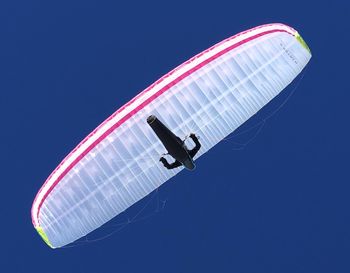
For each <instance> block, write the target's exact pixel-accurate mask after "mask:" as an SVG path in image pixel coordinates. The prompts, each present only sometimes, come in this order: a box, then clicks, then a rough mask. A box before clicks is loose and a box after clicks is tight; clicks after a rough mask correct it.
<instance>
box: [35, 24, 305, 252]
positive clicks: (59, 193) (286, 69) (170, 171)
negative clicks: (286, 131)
mask: <svg viewBox="0 0 350 273" xmlns="http://www.w3.org/2000/svg"><path fill="white" fill-rule="evenodd" d="M310 58H311V52H310V49H309V48H308V46H307V45H306V43H305V42H304V40H303V39H302V38H301V36H300V35H299V34H298V32H297V31H296V30H294V29H293V28H291V27H289V26H286V25H283V24H268V25H263V26H258V27H256V28H253V29H250V30H247V31H244V32H242V33H239V34H237V35H234V36H232V37H230V38H228V39H226V40H224V41H222V42H220V43H218V44H216V45H214V46H212V47H211V48H209V49H207V50H205V51H204V52H202V53H200V54H198V55H196V56H195V57H193V58H191V59H190V60H188V61H187V62H185V63H183V64H182V65H180V66H179V67H177V68H175V69H174V70H173V71H171V72H170V73H168V74H166V75H165V76H163V77H162V78H161V79H159V80H158V81H156V82H155V83H154V84H152V85H151V86H149V87H148V88H146V89H145V90H144V91H143V92H141V93H140V94H139V95H137V96H136V97H135V98H133V99H132V100H131V101H130V102H128V103H127V104H125V105H124V106H123V107H121V108H120V109H119V110H117V111H116V112H115V113H114V114H112V115H111V116H110V117H109V118H108V119H107V120H105V121H104V122H103V123H102V124H101V125H99V126H98V127H97V128H96V129H95V130H94V131H93V132H92V133H90V134H89V135H88V136H87V137H86V138H85V139H84V140H83V141H82V142H81V143H80V144H79V145H78V146H77V147H76V148H75V149H74V150H73V151H72V152H71V153H70V154H69V155H68V156H67V157H66V158H65V159H64V160H63V161H62V162H61V163H60V164H59V165H58V167H57V168H56V169H55V170H54V171H53V172H52V174H51V175H50V176H49V177H48V179H47V180H46V182H45V183H44V185H43V186H42V187H41V189H40V190H39V192H38V194H37V196H36V198H35V200H34V202H33V206H32V212H31V214H32V222H33V225H34V227H35V228H36V230H37V231H38V232H39V234H40V235H41V236H42V238H43V239H44V241H45V242H46V243H47V244H48V245H49V246H50V247H52V248H57V247H62V246H65V245H67V244H69V243H71V242H74V241H75V240H77V239H79V238H81V237H83V236H85V235H86V234H88V233H90V232H92V231H93V230H95V229H97V228H99V227H100V226H101V225H103V224H104V223H106V222H107V221H109V220H111V219H112V218H113V217H115V216H116V215H118V214H120V213H121V212H123V211H125V210H126V209H127V208H128V207H130V206H131V205H133V204H134V203H136V202H137V201H139V200H140V199H142V198H143V197H145V196H146V195H148V194H149V193H151V192H152V191H154V190H155V189H157V188H158V187H159V186H160V185H162V184H163V183H164V182H166V181H167V180H169V179H170V178H171V177H173V176H174V175H175V174H177V173H178V172H179V171H181V170H182V169H183V168H184V167H186V168H188V169H193V168H194V161H195V160H196V159H197V158H198V157H200V156H201V155H203V154H204V153H205V152H207V151H208V150H209V149H210V148H212V147H214V146H215V145H216V144H217V143H219V142H220V141H221V140H222V139H224V138H225V137H226V136H227V135H229V134H231V133H232V132H233V131H235V130H236V129H237V128H238V127H239V126H240V125H242V124H243V123H244V122H245V121H247V120H248V119H249V118H250V117H251V116H253V115H254V114H255V113H256V112H257V111H259V110H260V109H261V108H262V107H263V106H264V105H266V104H267V103H268V102H269V101H270V100H272V99H273V98H274V97H275V96H276V95H278V94H279V93H280V92H281V91H282V90H283V89H284V88H285V87H286V86H287V85H288V84H290V83H291V82H292V81H293V79H294V78H295V77H296V76H297V75H298V74H299V73H300V72H301V71H302V70H303V68H304V67H305V66H306V64H307V63H308V61H309V60H310ZM157 118H158V119H157ZM147 119H148V122H147ZM160 119H161V120H162V122H163V123H162V124H163V125H164V126H163V127H162V128H163V129H161V130H160V131H158V133H159V135H158V134H157V128H156V127H157V126H153V127H152V121H155V122H156V123H154V125H156V124H157V125H159V126H162V125H161V122H160ZM157 120H158V121H159V122H157ZM150 123H151V124H150ZM159 128H160V127H159ZM159 128H158V129H159ZM161 132H163V133H164V132H166V136H164V135H163V136H161V135H162V133H161ZM188 135H190V137H191V138H192V140H193V143H192V145H195V147H193V148H188V147H187V146H186V145H185V144H184V140H183V139H185V137H186V136H188ZM198 136H199V137H200V139H198ZM165 152H168V153H169V154H170V155H171V156H172V157H173V158H174V160H175V161H174V162H173V163H168V162H166V163H165V161H164V160H165V159H162V158H163V157H162V156H161V155H162V154H164V153H165ZM145 158H147V160H145ZM159 161H161V162H159ZM162 163H163V164H164V165H166V166H165V167H164V165H163V164H162ZM171 164H174V165H171ZM166 167H169V168H166ZM172 167H174V168H172ZM175 167H176V168H175Z"/></svg>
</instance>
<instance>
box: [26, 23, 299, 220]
mask: <svg viewBox="0 0 350 273" xmlns="http://www.w3.org/2000/svg"><path fill="white" fill-rule="evenodd" d="M272 25H276V26H284V27H288V26H286V25H282V24H268V25H262V26H258V27H256V28H252V29H249V30H246V31H244V32H241V33H238V34H236V35H234V36H232V37H230V38H228V39H225V40H223V41H222V42H220V43H218V44H216V45H214V46H212V47H211V48H209V49H207V50H205V51H203V52H201V53H199V54H198V55H196V56H194V57H193V58H191V59H189V60H188V61H186V62H184V63H183V64H181V65H180V66H178V67H177V68H175V69H174V70H172V71H171V72H169V73H167V74H166V75H164V76H163V77H162V78H160V79H159V80H158V81H156V82H155V83H153V84H152V85H150V86H149V87H148V88H146V89H145V90H144V91H142V92H141V93H140V94H138V95H137V96H135V97H134V98H133V99H132V100H130V101H129V102H128V103H126V104H125V105H123V106H122V107H121V108H119V109H118V110H117V111H116V112H114V113H113V114H112V115H111V116H110V117H109V118H107V119H106V120H105V121H104V122H103V123H101V124H100V125H99V126H98V127H97V128H96V129H95V130H94V131H92V132H91V133H90V134H89V135H88V136H87V137H86V138H85V139H84V140H83V141H82V142H80V143H79V144H78V146H77V147H76V148H75V149H74V150H73V151H72V152H71V153H69V154H68V155H67V156H66V157H65V158H64V159H63V160H62V162H61V163H60V164H59V165H58V166H57V168H56V169H55V170H54V171H53V172H52V173H51V175H50V176H49V177H48V178H47V179H46V181H45V183H44V184H43V186H42V187H41V188H40V190H39V192H38V193H37V195H36V197H35V199H34V202H33V204H34V203H35V202H36V201H37V198H38V195H39V193H40V192H41V191H42V189H43V188H44V186H45V185H46V183H48V181H49V180H50V178H51V177H52V176H53V174H54V173H56V172H57V171H58V170H59V169H60V168H61V166H62V165H63V163H64V162H65V161H66V160H67V159H68V158H69V157H71V156H72V155H73V154H74V153H75V152H76V150H77V149H78V148H79V147H80V146H81V145H82V144H84V143H85V142H86V141H87V140H88V139H89V138H91V137H92V136H93V135H94V134H95V133H96V132H97V131H98V130H99V129H100V128H101V127H102V126H103V125H104V124H105V123H106V122H108V121H109V120H111V119H112V118H113V117H114V116H115V115H117V114H118V113H120V112H121V111H123V110H124V109H125V108H126V107H127V106H129V105H130V104H132V103H133V102H134V101H135V100H136V99H138V98H140V97H141V96H142V95H144V94H145V93H146V92H148V91H150V90H151V89H152V88H154V87H155V86H156V85H158V84H159V83H161V82H162V81H163V80H164V79H166V78H167V77H169V76H170V75H172V74H173V73H174V72H175V71H178V70H179V69H180V68H182V67H183V66H185V65H186V64H188V63H191V62H192V61H193V60H194V59H197V58H198V57H200V56H202V55H203V54H205V53H207V52H209V51H211V50H213V49H214V48H216V47H218V46H219V45H221V44H223V43H225V42H227V41H229V40H232V39H234V38H236V37H238V36H240V35H242V34H245V33H248V32H251V31H253V30H256V29H259V28H263V27H267V26H272ZM288 28H289V29H290V30H291V31H293V32H295V30H294V29H292V28H291V27H288ZM274 32H286V33H288V34H290V35H294V33H292V32H289V31H287V30H284V29H273V30H268V31H265V32H261V33H258V34H256V35H253V36H251V37H248V38H246V39H244V40H242V41H239V42H237V43H235V44H233V45H231V46H229V47H227V48H225V49H223V50H222V51H220V52H218V53H216V54H215V55H213V56H211V57H210V58H208V59H205V60H203V61H202V62H201V63H199V64H198V65H196V66H194V67H193V68H191V69H190V70H188V71H186V72H184V73H183V74H182V75H180V76H179V77H177V78H175V79H174V80H173V81H171V82H170V83H169V84H167V85H166V86H164V87H163V88H161V89H160V90H159V91H158V92H157V93H155V94H154V95H153V96H151V97H149V98H148V99H147V100H146V101H144V102H143V103H142V104H140V105H139V106H137V107H136V108H135V109H133V110H132V111H130V112H129V113H127V114H126V115H125V116H124V117H123V118H121V119H120V120H119V121H118V122H117V123H115V124H114V125H112V126H111V127H110V128H109V129H108V130H107V131H106V132H105V133H104V134H102V135H101V136H100V137H99V138H98V139H96V140H95V141H94V142H93V143H92V144H91V145H90V146H89V147H87V148H86V149H85V150H84V151H83V152H82V153H81V154H80V155H79V156H78V157H77V158H76V159H75V160H74V161H73V162H72V163H71V164H70V165H69V166H68V167H67V168H66V169H65V170H64V171H63V172H62V174H61V175H60V176H59V177H58V178H57V179H56V180H55V182H54V183H53V184H52V185H51V187H50V188H49V189H48V190H47V192H46V193H45V194H44V196H43V198H42V199H41V200H40V203H39V206H38V211H37V214H36V215H35V214H34V211H33V207H34V206H32V211H31V215H32V222H33V225H34V226H38V225H36V224H35V221H34V219H35V218H36V219H37V223H38V224H39V212H40V208H41V206H42V205H43V203H44V201H45V199H46V198H47V196H48V195H49V194H50V192H51V191H52V190H53V189H54V188H55V186H56V185H57V184H58V183H59V182H60V181H61V180H62V178H63V177H64V176H65V175H66V174H67V173H68V172H69V171H70V170H71V169H72V168H73V167H74V166H75V165H76V164H77V163H78V162H79V161H80V160H81V159H82V158H83V157H84V156H85V155H86V154H88V153H89V152H90V151H91V150H92V149H93V148H94V147H95V146H96V145H97V144H99V143H100V142H101V141H102V140H103V139H105V138H106V137H107V136H108V135H109V134H110V133H112V132H113V131H114V130H115V129H116V128H118V127H119V126H120V125H122V124H123V123H124V122H126V121H127V120H128V119H129V118H131V117H132V116H133V115H135V114H136V113H137V112H139V111H140V110H141V109H143V108H144V107H145V106H146V105H148V104H149V103H151V102H152V101H153V100H155V99H156V98H157V97H159V96H160V95H162V94H163V93H164V92H166V91H167V90H169V89H170V88H171V87H172V86H174V85H175V84H177V83H178V82H180V81H181V80H183V79H184V78H186V77H187V76H189V75H191V74H192V73H193V72H195V71H197V70H198V69H200V68H201V67H203V66H205V65H206V64H208V63H210V62H211V61H213V60H215V59H217V58H218V57H220V56H222V55H223V54H225V53H227V52H228V51H231V50H232V49H234V48H237V47H238V46H240V45H243V44H245V43H247V42H249V41H252V40H254V39H256V38H259V37H261V36H264V35H267V34H270V33H274ZM39 226H40V224H39Z"/></svg>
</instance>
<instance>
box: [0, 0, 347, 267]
mask: <svg viewBox="0 0 350 273" xmlns="http://www.w3.org/2000/svg"><path fill="white" fill-rule="evenodd" d="M318 2H319V3H318ZM318 2H316V1H292V2H283V1H242V2H239V1H221V0H217V1H176V2H168V1H159V2H155V1H138V2H137V1H128V2H125V3H118V2H117V1H58V2H57V3H56V2H53V1H19V0H14V1H3V2H1V4H0V35H1V42H0V73H1V78H0V111H1V123H2V124H1V125H2V126H1V128H2V130H1V143H2V148H3V149H2V151H3V153H2V157H1V170H2V174H3V175H2V179H1V184H2V191H1V192H2V197H1V199H0V211H1V214H2V221H1V228H0V230H1V234H2V235H3V236H2V246H3V247H2V248H1V251H0V252H1V256H0V270H1V272H15V273H17V272H18V273H20V272H34V270H35V272H48V270H49V271H50V272H123V273H126V272H151V273H156V272H162V273H164V272H174V273H175V272H176V273H179V272H230V273H232V272H239V273H252V272H254V273H258V272H264V273H265V272H269V273H274V272H276V273H281V272H283V273H287V272H297V273H301V272H307V273H312V272H317V273H321V272H328V273H329V272H332V273H342V272H349V271H350V264H349V262H348V260H349V255H350V247H349V245H350V232H349V230H350V218H349V215H348V208H349V207H350V200H349V197H348V195H349V191H350V185H349V181H350V179H349V172H348V169H349V166H348V165H349V152H350V145H349V143H348V140H349V139H350V136H349V132H350V130H349V121H348V118H349V113H350V110H349V99H350V95H349V87H348V74H349V66H348V63H349V49H348V48H349V46H348V45H349V42H350V39H349V33H350V24H349V15H350V7H349V5H348V4H345V1H318ZM271 22H282V23H286V24H288V25H290V26H292V27H294V28H296V29H297V30H298V31H299V32H300V33H301V35H302V36H303V38H304V39H305V40H306V42H307V43H308V45H309V46H310V48H311V50H312V53H313V58H312V59H311V62H310V63H309V65H308V67H307V69H306V70H305V72H304V73H303V77H302V78H301V77H299V78H298V79H296V81H295V82H294V83H293V85H291V86H290V87H288V88H287V89H286V90H285V92H284V93H283V94H282V95H281V96H279V97H278V98H277V99H276V100H274V101H273V102H272V103H270V104H269V105H268V106H267V107H266V108H265V109H264V110H263V111H262V112H261V113H259V115H257V116H256V117H255V118H254V119H253V120H251V121H250V123H249V124H248V126H254V125H255V124H258V123H259V122H260V121H261V120H264V119H265V118H266V117H268V116H269V113H272V112H273V111H274V109H276V108H278V107H279V105H281V103H283V102H284V101H285V99H286V97H288V94H290V93H293V95H292V96H291V97H290V98H289V99H288V101H287V103H286V104H285V105H284V106H283V107H282V108H281V109H280V110H279V111H278V112H277V113H276V114H275V115H273V116H272V117H271V118H269V119H268V120H267V121H266V122H265V125H264V127H263V128H262V130H261V131H260V133H259V134H257V135H256V137H254V139H253V141H250V140H251V137H252V136H254V134H255V133H254V131H253V132H251V133H250V134H247V135H244V136H241V137H239V138H238V137H233V138H232V139H231V140H229V141H226V142H223V143H221V144H220V145H218V146H217V147H216V148H214V149H213V150H211V151H210V152H209V153H207V154H206V155H205V156H203V157H201V159H200V160H198V165H197V169H196V171H195V172H187V171H183V172H181V173H180V174H179V175H177V176H176V177H175V178H173V179H171V181H169V182H168V183H166V184H165V185H163V186H162V187H161V188H160V189H159V190H158V192H157V193H156V194H154V196H153V199H152V198H151V197H149V198H146V199H145V200H143V201H142V202H141V203H140V204H138V205H137V206H136V207H133V208H132V209H131V210H129V211H127V212H126V213H125V214H124V215H122V216H121V217H120V219H116V220H115V221H116V222H115V223H117V224H120V223H124V222H125V221H127V219H131V220H132V219H134V220H138V221H131V223H130V224H127V225H125V226H123V229H121V230H119V231H117V232H116V233H115V234H113V236H110V237H109V238H108V239H105V240H100V241H98V242H96V243H88V244H84V245H83V246H80V247H74V248H67V249H59V250H51V249H50V248H48V247H47V246H46V245H45V244H44V243H43V242H42V241H41V239H40V237H39V236H38V235H37V234H36V232H35V230H34V229H33V227H32V224H31V218H30V208H31V204H32V201H33V199H34V197H35V194H36V192H37V191H38V189H39V188H40V186H41V185H42V183H43V182H44V181H45V179H46V177H47V176H48V175H49V174H50V172H51V171H52V170H53V169H54V168H55V167H56V166H57V164H58V163H59V162H60V161H61V160H62V158H64V156H65V155H66V154H67V153H69V152H70V150H71V149H73V148H74V147H75V145H76V144H78V143H79V141H80V140H81V139H82V138H84V137H85V136H86V135H87V134H88V133H89V132H90V131H91V130H93V129H94V128H95V127H96V126H97V125H98V124H99V123H100V122H102V121H103V120H104V119H105V118H106V117H108V116H109V115H110V114H111V113H113V112H114V111H115V110H116V109H117V108H118V107H120V106H121V105H123V104H124V103H125V102H127V101H128V100H130V99H131V98H132V97H133V96H135V95H136V94H137V93H138V92H140V91H142V90H143V89H144V88H145V87H147V86H148V85H150V84H151V83H152V82H154V81H155V80H157V79H158V78H159V77H161V76H162V75H163V74H165V73H167V72H168V71H170V70H171V69H172V68H174V67H175V66H177V65H179V64H181V63H182V62H184V61H186V60H187V59H188V58H190V57H192V56H193V55H195V54H197V53H199V52H201V51H202V50H204V49H206V48H208V47H210V46H211V45H213V44H215V43H217V42H219V41H221V40H223V39H225V38H227V37H229V36H231V35H233V34H236V33H238V32H240V31H243V30H246V29H248V28H251V27H254V26H257V25H260V24H265V23H271ZM293 90H294V91H293ZM237 141H243V142H244V143H247V142H249V141H250V142H249V143H248V145H245V146H244V147H243V149H240V150H237V148H240V147H237V144H235V143H236V142H237ZM164 204H165V205H164ZM144 207H146V208H145V210H144V211H142V212H141V213H140V214H139V215H138V217H136V218H134V216H135V214H136V213H138V212H139V211H140V210H141V209H142V208H144ZM157 208H159V209H157ZM144 216H146V217H144ZM142 218H146V219H142ZM110 230H115V229H113V228H110V229H106V230H103V231H101V232H102V233H101V234H98V235H96V236H97V237H96V238H98V236H103V235H106V234H108V233H109V232H110Z"/></svg>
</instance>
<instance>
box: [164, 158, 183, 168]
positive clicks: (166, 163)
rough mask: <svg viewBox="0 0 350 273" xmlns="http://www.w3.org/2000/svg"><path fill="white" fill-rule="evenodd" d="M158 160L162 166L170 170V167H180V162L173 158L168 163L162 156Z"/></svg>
mask: <svg viewBox="0 0 350 273" xmlns="http://www.w3.org/2000/svg"><path fill="white" fill-rule="evenodd" d="M159 161H160V162H162V163H163V165H164V167H165V168H167V169H169V170H171V169H174V168H177V167H180V166H181V165H182V164H181V163H180V162H179V161H177V160H175V161H174V162H173V163H171V164H169V162H168V161H167V160H166V159H165V158H164V157H161V158H160V159H159Z"/></svg>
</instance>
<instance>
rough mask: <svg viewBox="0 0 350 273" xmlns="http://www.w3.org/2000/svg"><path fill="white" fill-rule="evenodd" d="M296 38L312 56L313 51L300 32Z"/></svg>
mask: <svg viewBox="0 0 350 273" xmlns="http://www.w3.org/2000/svg"><path fill="white" fill-rule="evenodd" d="M295 38H296V39H297V40H298V42H299V43H300V44H301V45H302V46H303V47H304V48H305V49H306V50H307V51H309V53H310V54H311V50H310V48H309V46H308V45H307V43H306V42H305V41H304V39H303V37H301V36H300V34H299V33H298V32H297V33H296V34H295Z"/></svg>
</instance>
